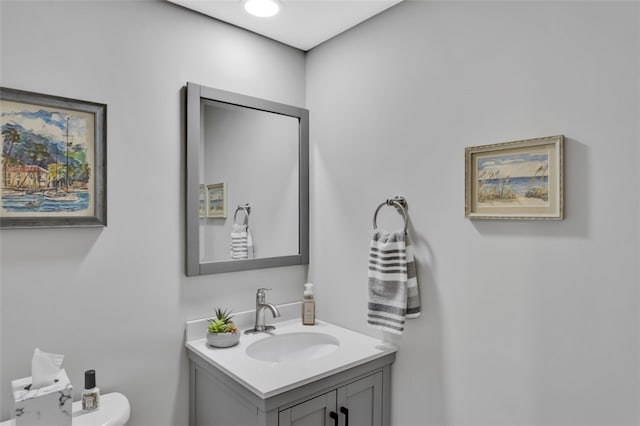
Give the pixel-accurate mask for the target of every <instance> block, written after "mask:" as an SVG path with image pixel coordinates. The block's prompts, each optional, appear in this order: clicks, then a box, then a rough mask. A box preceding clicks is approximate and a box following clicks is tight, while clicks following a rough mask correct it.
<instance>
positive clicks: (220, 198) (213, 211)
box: [207, 182, 227, 218]
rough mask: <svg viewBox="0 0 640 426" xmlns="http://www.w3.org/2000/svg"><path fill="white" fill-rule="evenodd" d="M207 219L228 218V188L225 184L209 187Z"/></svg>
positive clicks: (214, 184)
mask: <svg viewBox="0 0 640 426" xmlns="http://www.w3.org/2000/svg"><path fill="white" fill-rule="evenodd" d="M207 217H210V218H226V217H227V186H226V185H225V183H224V182H220V183H212V184H210V185H207Z"/></svg>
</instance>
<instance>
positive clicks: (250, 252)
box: [247, 225, 253, 259]
mask: <svg viewBox="0 0 640 426" xmlns="http://www.w3.org/2000/svg"><path fill="white" fill-rule="evenodd" d="M247 259H253V237H252V236H251V229H250V228H249V225H247Z"/></svg>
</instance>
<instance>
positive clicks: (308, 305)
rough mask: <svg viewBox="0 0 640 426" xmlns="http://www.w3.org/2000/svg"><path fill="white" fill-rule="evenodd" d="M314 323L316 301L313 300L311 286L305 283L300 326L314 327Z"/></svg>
mask: <svg viewBox="0 0 640 426" xmlns="http://www.w3.org/2000/svg"><path fill="white" fill-rule="evenodd" d="M315 323H316V301H315V299H314V298H313V284H311V283H306V284H305V285H304V296H303V300H302V325H315Z"/></svg>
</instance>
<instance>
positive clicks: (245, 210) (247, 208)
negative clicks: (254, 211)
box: [233, 203, 251, 225]
mask: <svg viewBox="0 0 640 426" xmlns="http://www.w3.org/2000/svg"><path fill="white" fill-rule="evenodd" d="M239 211H242V212H243V213H244V223H243V225H247V224H248V223H249V214H251V205H249V203H247V204H245V205H244V206H238V207H236V212H235V213H234V214H233V223H236V217H237V216H238V212H239Z"/></svg>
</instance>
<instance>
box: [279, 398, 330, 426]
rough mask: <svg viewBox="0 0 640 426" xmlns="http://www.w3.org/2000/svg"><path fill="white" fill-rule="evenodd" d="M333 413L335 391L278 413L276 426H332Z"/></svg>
mask: <svg viewBox="0 0 640 426" xmlns="http://www.w3.org/2000/svg"><path fill="white" fill-rule="evenodd" d="M335 412H336V391H331V392H329V393H326V394H324V395H320V396H317V397H315V398H313V399H310V400H308V401H305V402H303V403H302V404H298V405H294V406H293V407H291V408H287V409H286V410H282V411H280V413H279V415H278V426H334V421H333V419H332V418H331V417H330V415H331V413H333V414H334V416H335Z"/></svg>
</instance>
